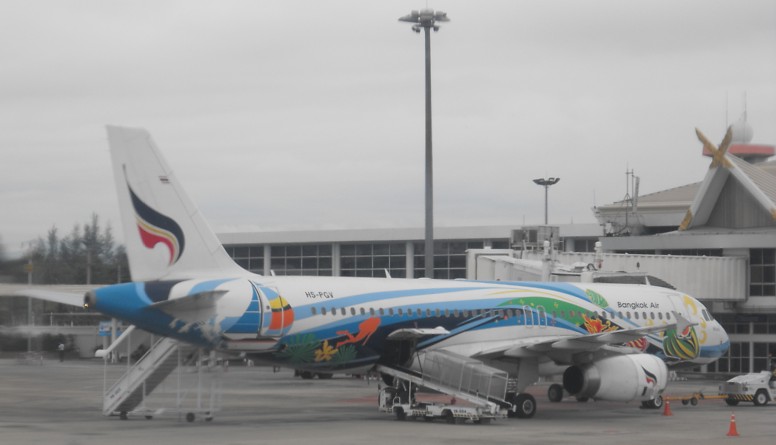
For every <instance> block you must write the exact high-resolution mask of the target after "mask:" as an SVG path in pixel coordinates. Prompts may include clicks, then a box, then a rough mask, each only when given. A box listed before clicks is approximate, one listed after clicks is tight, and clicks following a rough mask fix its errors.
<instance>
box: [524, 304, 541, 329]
mask: <svg viewBox="0 0 776 445" xmlns="http://www.w3.org/2000/svg"><path fill="white" fill-rule="evenodd" d="M523 316H524V317H525V325H526V326H527V327H529V328H531V327H534V326H536V325H538V324H539V316H538V315H537V314H536V312H535V311H534V310H533V309H532V308H531V306H527V305H526V306H523Z"/></svg>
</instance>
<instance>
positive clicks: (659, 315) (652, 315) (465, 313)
mask: <svg viewBox="0 0 776 445" xmlns="http://www.w3.org/2000/svg"><path fill="white" fill-rule="evenodd" d="M310 312H311V313H312V314H313V315H331V316H338V315H342V316H346V315H348V314H349V315H357V314H360V315H367V314H368V315H369V316H370V317H374V316H378V315H379V316H381V317H382V316H385V315H388V316H394V315H397V316H399V317H403V316H406V317H422V316H424V315H425V316H426V317H445V318H450V317H453V318H459V317H463V318H469V317H476V316H488V317H490V316H496V317H498V318H512V317H522V316H523V310H521V309H473V310H459V309H453V310H450V309H439V308H436V309H425V310H424V309H420V308H415V309H411V308H408V309H404V308H388V309H384V308H377V309H375V308H369V309H366V308H363V307H361V308H358V310H356V308H354V307H351V308H350V309H349V310H348V309H346V308H344V307H342V308H336V307H334V308H331V307H330V308H326V307H321V308H320V309H318V308H316V307H312V308H310ZM703 314H704V318H706V317H708V315H706V311H705V310H704V311H703ZM566 315H567V313H566V311H560V312H556V311H553V312H552V314H551V322H552V323H553V324H554V323H555V320H556V319H557V318H558V317H560V318H561V319H565V318H566ZM582 315H585V316H587V317H588V318H590V319H599V320H607V319H610V318H611V315H610V314H609V313H607V312H606V311H601V312H588V311H584V312H583V311H568V317H569V318H574V317H576V316H582ZM614 315H616V316H617V317H618V318H621V319H630V318H633V319H635V320H655V319H657V320H664V319H665V320H667V321H670V320H671V313H670V312H665V313H663V312H653V311H650V312H646V311H642V312H638V311H634V312H633V313H631V311H626V312H624V313H623V312H622V311H619V312H617V313H615V314H614ZM540 316H541V317H544V311H542V310H540ZM709 318H710V317H709ZM709 318H706V319H707V321H710V320H709Z"/></svg>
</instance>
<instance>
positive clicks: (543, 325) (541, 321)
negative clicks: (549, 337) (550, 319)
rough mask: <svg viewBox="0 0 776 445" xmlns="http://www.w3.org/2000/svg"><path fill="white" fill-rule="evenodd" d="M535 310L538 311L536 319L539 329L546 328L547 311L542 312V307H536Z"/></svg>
mask: <svg viewBox="0 0 776 445" xmlns="http://www.w3.org/2000/svg"><path fill="white" fill-rule="evenodd" d="M536 309H538V313H537V317H538V318H539V320H538V321H539V323H538V324H539V327H540V328H546V327H547V311H545V310H544V306H537V307H536Z"/></svg>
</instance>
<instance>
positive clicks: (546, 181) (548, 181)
mask: <svg viewBox="0 0 776 445" xmlns="http://www.w3.org/2000/svg"><path fill="white" fill-rule="evenodd" d="M558 181H560V178H539V179H534V180H533V182H534V183H536V184H537V185H541V186H542V187H544V225H545V226H546V225H547V194H548V193H547V190H548V189H549V188H550V186H551V185H555V184H557V183H558Z"/></svg>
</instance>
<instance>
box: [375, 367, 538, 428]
mask: <svg viewBox="0 0 776 445" xmlns="http://www.w3.org/2000/svg"><path fill="white" fill-rule="evenodd" d="M376 370H377V371H378V372H380V373H381V374H382V375H383V380H384V382H385V383H386V384H385V385H380V387H379V396H378V404H379V409H380V411H383V412H386V413H392V414H394V415H395V416H396V419H397V420H411V419H421V418H422V419H424V420H426V421H433V420H435V419H442V420H445V421H446V422H448V423H464V422H466V421H467V420H470V421H472V422H473V423H490V421H491V420H492V419H498V418H504V417H507V416H508V415H509V414H510V413H511V412H517V411H519V410H521V409H522V410H528V412H527V413H523V414H527V415H523V416H519V417H530V415H533V413H534V412H535V406H536V403H535V401H533V398H532V397H531V398H530V401H523V400H522V399H521V400H518V402H521V401H522V403H516V404H513V403H511V402H509V401H508V400H507V399H508V395H507V384H508V375H507V373H505V372H503V371H500V370H497V369H494V368H491V367H488V366H485V365H484V364H483V363H482V362H480V361H477V360H472V359H469V358H467V357H463V356H458V355H455V354H450V353H433V354H430V353H427V354H426V355H425V362H424V364H423V370H424V372H423V373H422V374H421V373H420V372H417V371H414V370H411V369H407V368H401V367H396V366H385V365H378V366H377V367H376ZM421 387H422V388H427V389H430V390H433V391H437V392H440V393H443V394H447V395H449V396H451V401H450V403H424V402H419V401H418V400H417V399H416V397H415V395H416V392H417V390H418V388H421ZM521 396H523V394H521ZM525 396H528V397H530V395H528V394H525ZM457 401H462V404H458V402H457ZM528 402H531V403H528ZM526 407H527V408H526Z"/></svg>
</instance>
